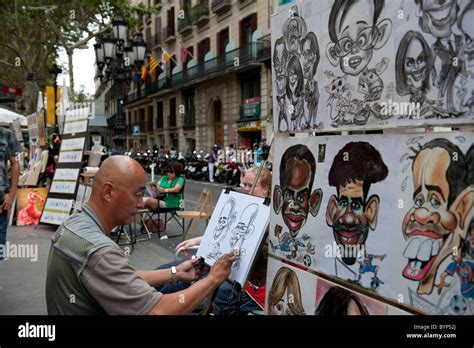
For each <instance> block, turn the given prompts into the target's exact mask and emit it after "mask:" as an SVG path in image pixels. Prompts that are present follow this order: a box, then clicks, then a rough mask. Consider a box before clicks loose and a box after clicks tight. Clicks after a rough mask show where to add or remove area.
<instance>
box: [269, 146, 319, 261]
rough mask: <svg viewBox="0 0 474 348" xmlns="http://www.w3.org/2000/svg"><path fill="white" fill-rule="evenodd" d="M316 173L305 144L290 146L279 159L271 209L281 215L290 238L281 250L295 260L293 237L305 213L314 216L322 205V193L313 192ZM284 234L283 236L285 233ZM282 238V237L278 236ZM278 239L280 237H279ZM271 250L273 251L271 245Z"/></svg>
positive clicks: (295, 249) (314, 162) (314, 164)
mask: <svg viewBox="0 0 474 348" xmlns="http://www.w3.org/2000/svg"><path fill="white" fill-rule="evenodd" d="M315 174H316V161H315V159H314V156H313V154H312V153H311V151H310V150H309V149H308V147H307V146H306V145H302V144H297V145H293V146H290V147H289V148H288V149H287V150H286V151H285V152H284V153H283V156H282V157H281V162H280V185H281V186H279V185H276V186H275V188H274V190H273V210H274V211H275V213H276V214H280V212H282V215H283V221H284V223H285V225H286V226H287V227H288V230H289V235H288V239H287V242H288V243H289V244H286V245H287V248H285V247H284V246H283V245H280V249H281V250H282V251H284V252H286V253H289V254H290V257H291V258H295V257H296V256H297V254H298V246H299V244H298V243H296V238H297V236H298V232H299V231H300V229H301V228H302V227H303V225H304V224H305V222H306V220H307V218H308V213H311V215H313V216H316V215H317V214H318V211H319V207H320V205H321V201H322V198H323V192H322V190H321V189H316V190H314V191H312V189H313V182H314V176H315ZM285 234H286V233H285ZM281 236H283V234H282V235H281ZM278 238H279V240H280V236H278ZM272 248H276V247H275V246H273V245H272Z"/></svg>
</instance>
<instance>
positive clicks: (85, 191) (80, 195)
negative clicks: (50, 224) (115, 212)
mask: <svg viewBox="0 0 474 348" xmlns="http://www.w3.org/2000/svg"><path fill="white" fill-rule="evenodd" d="M91 192H92V186H91V185H87V184H79V188H78V189H77V195H76V201H75V202H74V212H76V211H81V210H82V206H83V205H84V204H85V203H87V202H88V201H89V197H90V195H91Z"/></svg>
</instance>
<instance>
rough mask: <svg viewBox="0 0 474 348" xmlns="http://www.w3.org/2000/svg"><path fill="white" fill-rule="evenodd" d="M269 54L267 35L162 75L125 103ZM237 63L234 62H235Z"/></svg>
mask: <svg viewBox="0 0 474 348" xmlns="http://www.w3.org/2000/svg"><path fill="white" fill-rule="evenodd" d="M270 56H271V45H270V40H269V37H263V38H261V39H260V40H259V41H258V42H252V43H249V44H247V45H245V46H241V47H239V48H236V49H235V50H232V51H229V52H226V53H225V54H224V55H222V56H218V57H215V58H212V59H210V60H207V61H205V62H203V63H202V64H198V65H195V66H193V67H190V68H187V69H186V70H183V71H179V72H177V73H175V74H173V75H172V76H171V79H170V78H169V77H166V76H164V75H163V77H161V78H159V79H158V80H156V81H154V82H153V83H152V84H151V85H150V86H149V88H147V89H146V91H145V92H146V93H143V92H137V93H134V94H131V95H128V96H127V97H126V98H125V103H126V104H129V103H131V102H134V101H137V100H139V99H141V98H143V97H145V96H148V95H152V94H155V93H157V92H159V91H163V90H166V89H170V88H180V87H185V86H186V87H187V86H191V85H193V84H195V83H199V82H201V81H203V80H204V79H209V78H214V77H217V76H221V75H223V74H226V73H230V72H235V71H237V70H241V69H244V68H245V67H246V66H248V65H249V64H251V63H256V62H263V61H266V60H268V59H270ZM237 61H238V62H239V64H235V63H236V62H237Z"/></svg>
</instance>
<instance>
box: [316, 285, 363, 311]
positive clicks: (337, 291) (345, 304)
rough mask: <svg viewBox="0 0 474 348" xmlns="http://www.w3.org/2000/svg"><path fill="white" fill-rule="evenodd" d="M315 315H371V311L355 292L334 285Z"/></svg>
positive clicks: (325, 295)
mask: <svg viewBox="0 0 474 348" xmlns="http://www.w3.org/2000/svg"><path fill="white" fill-rule="evenodd" d="M314 315H331V316H343V315H369V311H368V310H367V308H366V306H365V305H364V302H363V301H362V299H361V298H360V297H359V296H357V295H356V294H355V293H353V292H350V291H349V290H346V289H344V288H341V287H338V286H333V287H331V288H330V289H329V290H328V291H327V292H326V293H325V294H324V296H323V298H322V300H321V302H320V303H319V305H318V308H316V312H315V313H314Z"/></svg>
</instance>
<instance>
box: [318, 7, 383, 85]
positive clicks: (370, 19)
mask: <svg viewBox="0 0 474 348" xmlns="http://www.w3.org/2000/svg"><path fill="white" fill-rule="evenodd" d="M384 6H385V1H384V0H336V1H335V2H334V5H333V6H332V8H331V13H330V14H329V23H328V30H329V37H330V39H331V42H330V43H329V45H328V47H327V50H326V53H327V57H328V59H329V62H330V63H331V64H332V65H333V66H335V67H336V66H337V65H339V66H340V68H341V70H342V71H343V72H344V73H345V74H348V75H351V76H358V75H359V74H360V73H361V72H362V71H363V70H364V69H366V68H367V66H368V65H369V63H370V61H371V59H372V55H373V51H374V50H378V49H381V48H382V47H384V46H385V44H386V42H387V40H388V39H389V37H390V34H391V31H392V21H391V20H390V19H388V18H385V19H381V20H380V21H379V17H380V14H381V13H382V11H383V8H384Z"/></svg>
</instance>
